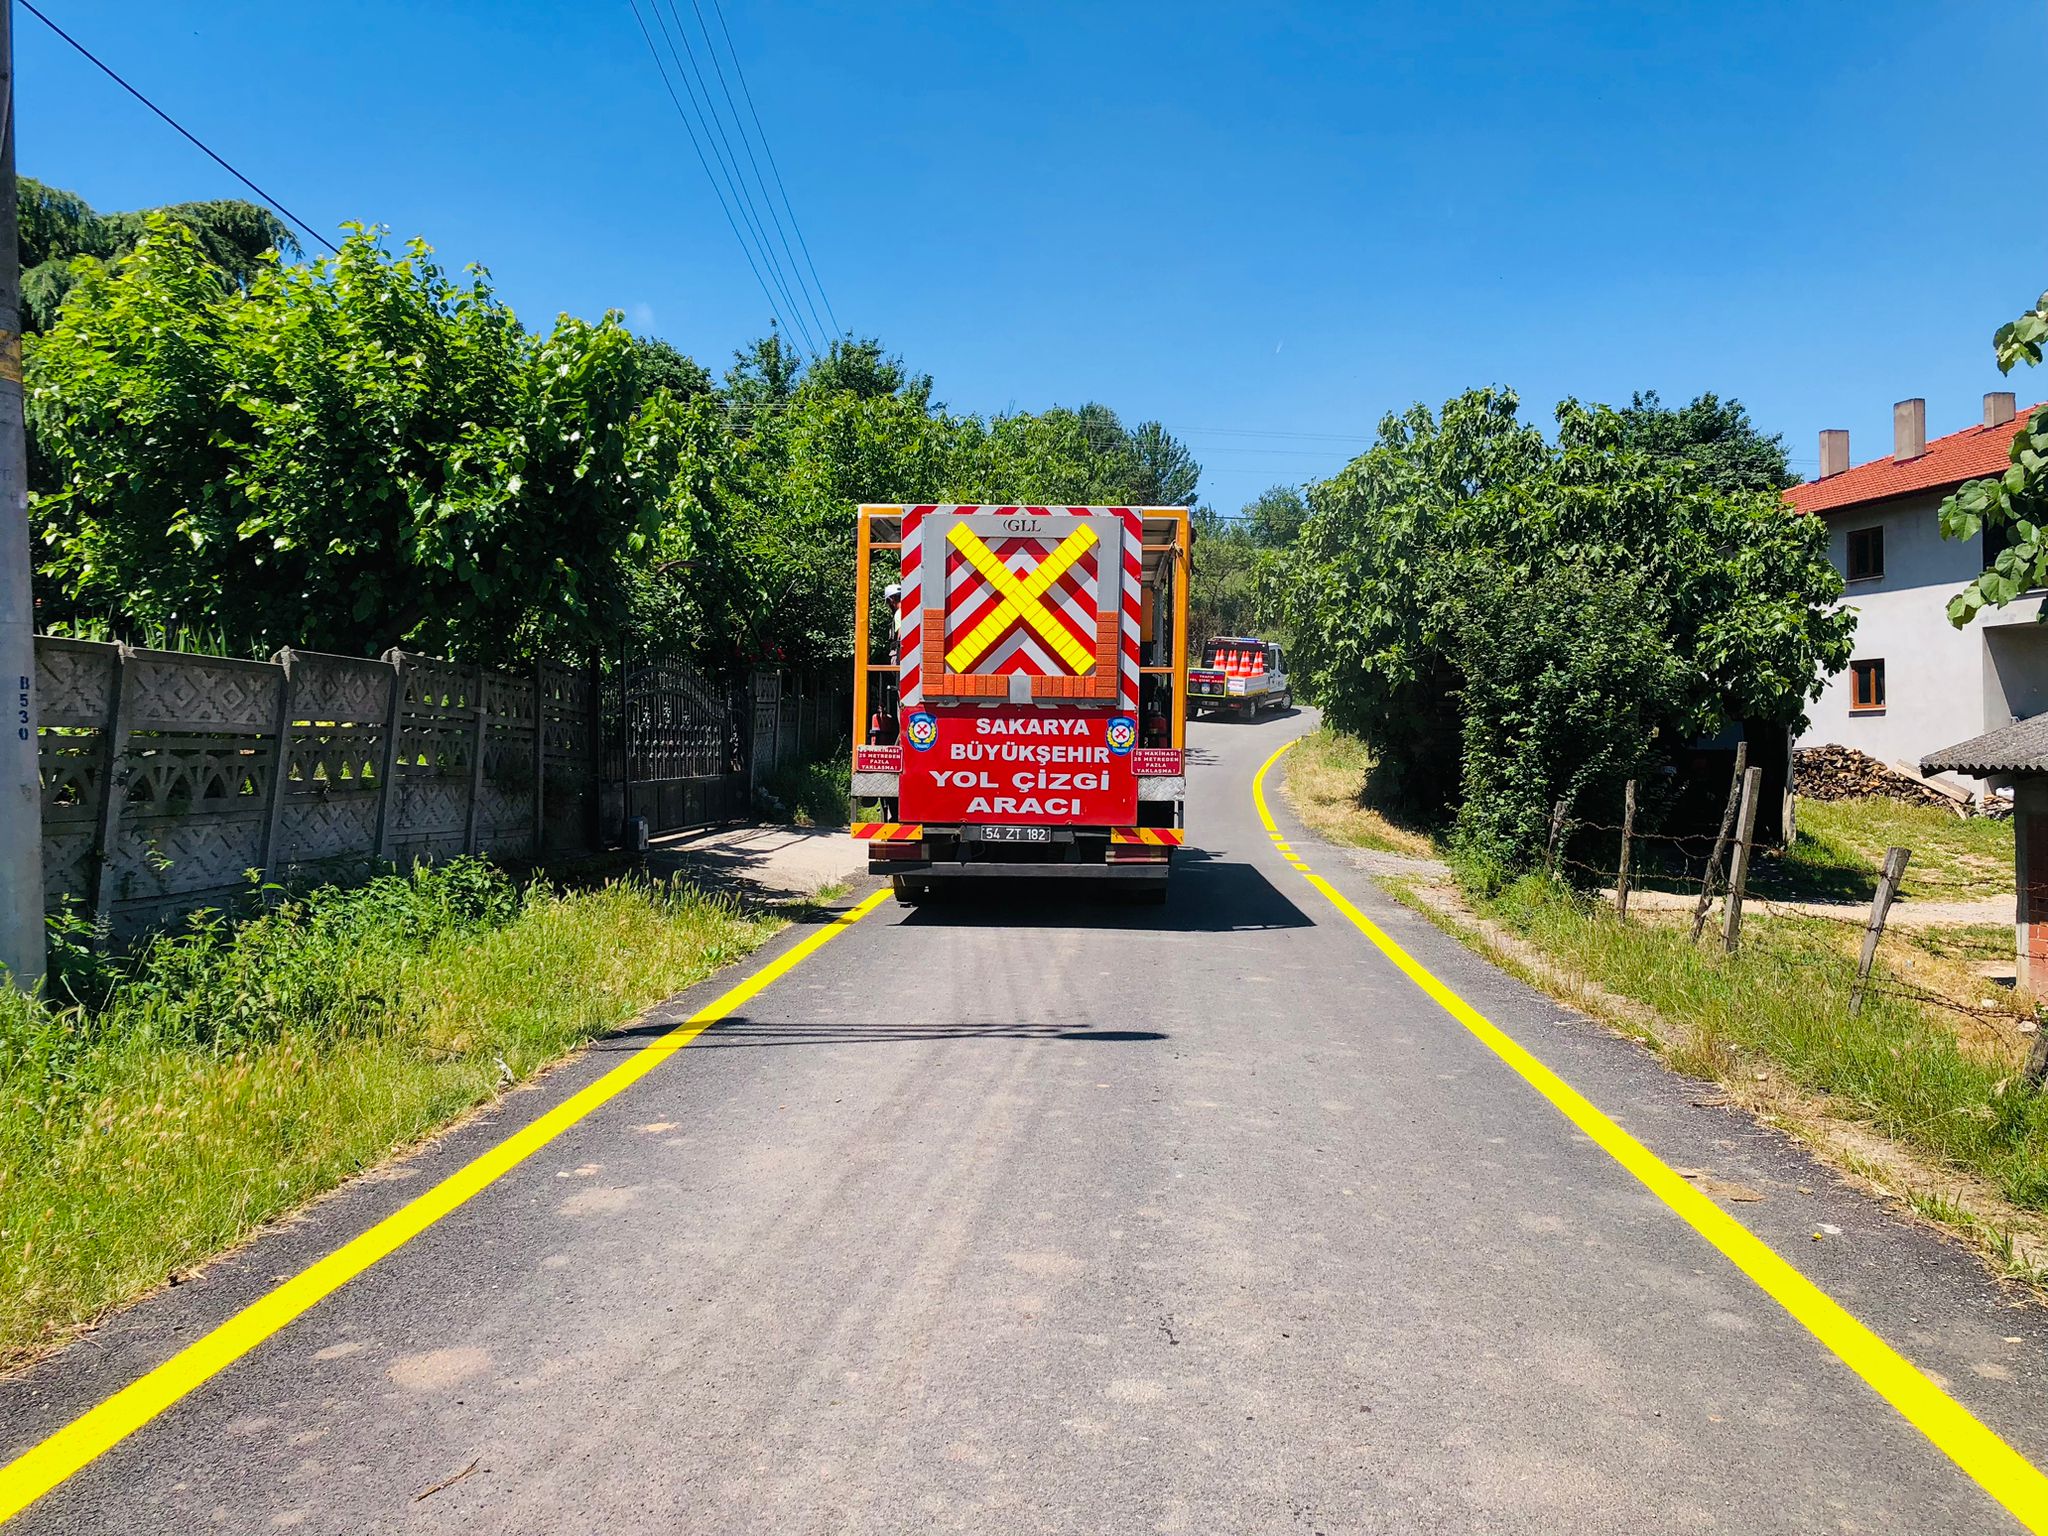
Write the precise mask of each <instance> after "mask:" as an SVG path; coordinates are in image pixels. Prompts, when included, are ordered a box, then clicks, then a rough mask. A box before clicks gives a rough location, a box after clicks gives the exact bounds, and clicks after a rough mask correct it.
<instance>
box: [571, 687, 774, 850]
mask: <svg viewBox="0 0 2048 1536" xmlns="http://www.w3.org/2000/svg"><path fill="white" fill-rule="evenodd" d="M606 694H607V699H606V705H607V708H606V710H605V718H606V731H605V749H606V750H605V766H606V773H605V778H606V789H607V796H606V800H607V805H606V809H607V812H608V813H610V814H612V815H616V816H617V817H618V821H617V822H615V823H614V824H615V825H620V826H623V825H624V824H625V823H626V822H629V821H631V820H632V819H633V818H634V817H645V818H646V820H647V829H648V832H649V833H650V834H651V835H653V836H656V837H659V836H660V835H661V834H663V833H665V832H680V831H685V830H688V829H690V828H693V827H706V826H711V825H713V824H715V823H717V822H721V821H733V820H737V819H739V818H741V817H744V816H745V815H746V814H747V812H748V799H749V797H748V789H747V758H746V743H745V740H744V738H743V735H742V729H741V727H742V723H743V722H744V721H746V719H747V715H746V708H747V700H746V690H745V689H744V688H738V689H734V688H732V687H730V686H728V685H726V684H722V683H719V682H715V681H713V680H711V679H709V678H706V677H704V676H703V675H702V674H701V673H699V672H697V671H696V670H695V669H694V668H692V667H689V666H687V665H685V664H683V663H682V662H677V661H659V662H648V663H643V664H641V665H638V666H631V667H626V668H624V669H622V670H621V671H620V672H618V673H617V674H615V676H614V678H613V679H611V680H610V682H609V686H608V687H607V688H606Z"/></svg>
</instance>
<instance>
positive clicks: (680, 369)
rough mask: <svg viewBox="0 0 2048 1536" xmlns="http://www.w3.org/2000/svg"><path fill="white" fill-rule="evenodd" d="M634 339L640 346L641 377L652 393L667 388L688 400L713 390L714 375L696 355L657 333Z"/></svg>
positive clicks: (680, 397) (677, 396)
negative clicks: (681, 348) (680, 350)
mask: <svg viewBox="0 0 2048 1536" xmlns="http://www.w3.org/2000/svg"><path fill="white" fill-rule="evenodd" d="M634 340H635V342H636V343H637V344H638V346H639V348H640V376H641V379H642V381H643V383H644V384H645V386H646V389H647V392H648V393H649V394H653V393H654V392H655V391H656V390H662V389H665V390H667V391H668V392H669V393H670V394H671V395H674V396H675V397H676V398H677V399H678V400H688V399H691V398H693V397H694V396H697V395H708V394H710V393H711V375H710V374H709V373H707V372H705V370H704V366H703V364H701V363H699V362H698V361H697V360H696V359H695V358H693V357H688V356H685V355H684V354H683V353H681V352H678V351H677V350H676V349H675V348H674V347H672V346H670V345H669V344H668V343H667V342H665V341H663V340H661V339H660V338H659V337H656V336H637V337H635V338H634Z"/></svg>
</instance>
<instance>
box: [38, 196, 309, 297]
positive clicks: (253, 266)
mask: <svg viewBox="0 0 2048 1536" xmlns="http://www.w3.org/2000/svg"><path fill="white" fill-rule="evenodd" d="M15 210H16V218H17V219H18V220H19V223H20V231H21V233H20V245H21V307H22V319H23V326H24V329H26V330H28V331H31V332H34V331H44V330H48V329H49V328H50V326H51V325H52V324H54V323H55V321H56V318H57V311H58V308H59V307H60V306H61V305H62V304H63V302H64V295H65V294H67V293H69V292H70V291H71V285H72V284H73V283H74V282H75V281H76V280H77V278H76V274H75V273H74V272H73V271H72V266H71V264H72V262H73V261H74V260H75V259H77V258H78V257H80V256H90V257H94V258H96V259H98V260H100V261H111V260H113V259H114V258H116V257H118V256H123V255H126V254H127V253H128V252H129V251H132V250H133V249H134V248H135V247H136V246H138V245H140V244H141V243H142V241H143V239H144V237H145V236H146V235H147V234H148V233H149V222H150V219H151V217H152V216H161V217H163V218H165V219H168V220H170V221H171V222H172V223H174V224H179V225H182V226H183V227H184V228H186V229H188V230H190V231H191V233H192V237H193V238H194V239H195V240H196V241H197V242H198V244H199V249H200V251H201V252H202V253H204V255H205V256H206V259H207V260H208V261H211V262H212V263H213V264H214V265H215V266H216V267H218V268H220V270H221V271H222V272H224V273H226V274H227V275H228V277H229V278H231V279H232V280H233V281H235V282H236V283H238V284H243V285H246V284H248V283H249V282H251V281H252V280H253V279H254V278H255V276H256V273H257V271H258V270H259V269H260V268H261V266H262V263H263V258H264V256H265V255H267V254H269V253H270V252H273V251H283V252H285V253H286V254H288V255H292V256H296V255H298V254H299V242H298V240H297V238H296V237H295V236H294V235H293V234H292V232H291V229H290V228H289V227H288V226H287V225H286V224H285V223H284V222H283V221H281V220H280V219H279V218H278V217H277V216H276V215H275V214H273V213H272V212H271V211H270V210H269V209H268V208H265V207H262V206H261V205H259V204H256V203H247V202H242V201H241V200H239V199H237V198H219V199H215V200H212V201H207V202H196V203H173V204H172V205H171V206H170V207H168V208H157V209H151V210H146V211H142V212H135V213H109V214H100V213H95V212H94V211H93V210H92V207H91V205H90V204H88V203H87V202H86V200H85V199H84V198H82V197H80V196H79V195H78V194H77V193H76V192H67V191H65V190H63V189H62V188H61V187H52V186H47V185H45V184H44V183H42V182H40V181H37V180H35V179H34V178H33V177H29V176H20V177H17V178H15Z"/></svg>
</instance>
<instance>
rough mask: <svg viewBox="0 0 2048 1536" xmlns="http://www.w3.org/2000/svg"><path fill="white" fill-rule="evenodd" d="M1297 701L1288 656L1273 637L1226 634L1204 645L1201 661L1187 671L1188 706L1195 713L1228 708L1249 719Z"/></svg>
mask: <svg viewBox="0 0 2048 1536" xmlns="http://www.w3.org/2000/svg"><path fill="white" fill-rule="evenodd" d="M1293 702H1294V690H1293V688H1292V687H1290V686H1289V684H1288V681H1287V663H1286V658H1285V657H1284V656H1283V655H1282V654H1281V650H1280V647H1279V646H1277V645H1275V644H1274V643H1273V642H1272V641H1271V640H1257V639H1253V638H1251V637H1250V636H1246V635H1223V636H1219V637H1218V638H1216V639H1214V640H1211V641H1210V642H1209V643H1208V644H1207V645H1205V646H1203V647H1202V664H1201V666H1199V667H1193V668H1190V669H1189V671H1188V707H1189V708H1190V709H1192V710H1193V711H1194V712H1195V713H1196V714H1201V713H1202V712H1203V711H1205V710H1206V711H1209V712H1211V713H1221V712H1223V711H1225V710H1229V711H1232V712H1234V713H1235V714H1237V715H1238V716H1239V717H1240V718H1242V719H1245V720H1249V719H1251V718H1252V717H1254V716H1255V715H1257V714H1258V712H1259V711H1260V710H1262V709H1265V708H1267V707H1268V706H1272V707H1274V708H1277V709H1286V708H1287V707H1288V706H1289V705H1291V704H1293Z"/></svg>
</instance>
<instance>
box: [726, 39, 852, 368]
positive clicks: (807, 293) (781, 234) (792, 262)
mask: <svg viewBox="0 0 2048 1536" xmlns="http://www.w3.org/2000/svg"><path fill="white" fill-rule="evenodd" d="M690 9H691V10H692V11H694V12H696V14H697V28H698V30H699V31H701V32H702V33H703V34H704V51H705V52H706V53H709V54H710V55H711V67H712V69H713V70H714V71H715V72H716V73H717V75H718V88H719V90H720V91H722V92H724V93H725V106H726V110H727V111H729V112H730V113H731V114H732V125H733V127H735V128H737V129H738V130H739V134H740V144H741V145H742V146H743V147H744V148H745V150H746V152H747V164H748V166H749V167H751V168H752V170H753V172H754V185H755V186H757V187H759V188H760V189H761V202H762V205H763V206H764V207H766V208H767V210H768V218H769V222H771V223H772V224H774V226H775V238H776V239H777V240H779V241H781V242H782V254H783V255H784V256H786V257H788V258H789V270H790V275H791V276H792V277H794V278H795V279H796V285H797V290H798V291H799V292H800V293H802V294H803V298H804V303H805V305H806V306H807V307H808V308H809V309H810V312H811V319H812V321H813V322H814V323H815V324H816V325H817V327H818V331H819V333H820V334H821V335H824V336H826V337H830V336H831V335H832V334H833V333H834V332H835V331H836V330H837V329H838V327H837V326H836V325H835V326H834V327H833V329H832V330H830V331H828V330H826V329H825V321H824V318H823V317H822V316H820V315H819V313H818V306H817V303H816V302H815V301H814V300H813V299H812V298H811V290H810V288H809V287H808V286H807V285H806V284H805V283H804V278H803V273H802V271H801V270H799V269H798V267H797V264H796V252H794V251H792V250H791V249H790V248H789V234H788V232H787V231H786V230H784V229H783V227H782V216H781V215H780V214H778V213H777V212H776V211H775V200H774V199H773V198H772V197H770V196H769V195H768V183H767V182H766V181H764V180H763V179H762V177H761V162H760V161H759V160H758V159H756V158H755V156H754V141H753V140H752V139H750V138H748V137H747V125H746V124H745V123H743V122H741V121H740V108H739V103H738V102H736V101H734V100H733V98H732V87H731V86H730V85H728V84H727V83H726V79H725V66H724V65H723V64H721V63H720V62H719V60H718V45H717V44H716V43H715V42H713V41H712V39H711V28H710V26H709V24H707V23H706V22H705V20H704V8H703V6H701V5H699V4H698V3H697V0H690ZM723 20H724V18H723V17H722V16H721V17H720V21H721V22H722V21H723ZM731 45H732V37H731V34H730V33H728V34H727V36H726V46H727V47H728V48H730V47H731ZM732 67H733V72H734V73H735V74H738V73H739V68H740V60H739V55H738V54H734V55H733V59H732ZM740 83H741V85H742V87H744V86H745V84H746V81H745V78H744V77H742V78H741V82H740ZM755 126H756V127H757V128H758V127H759V126H760V120H759V118H758V117H757V118H756V119H755ZM767 142H768V140H767V136H766V135H765V134H763V135H762V138H761V143H762V145H763V147H764V148H765V147H766V145H767ZM790 222H791V223H795V222H796V215H795V214H794V213H792V214H791V215H790ZM812 276H813V278H814V279H815V277H816V274H815V273H813V274H812ZM818 293H819V297H821V298H822V297H823V296H824V289H823V288H820V289H819V290H818ZM826 307H827V308H828V309H829V308H830V307H831V306H830V305H827V306H826Z"/></svg>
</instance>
